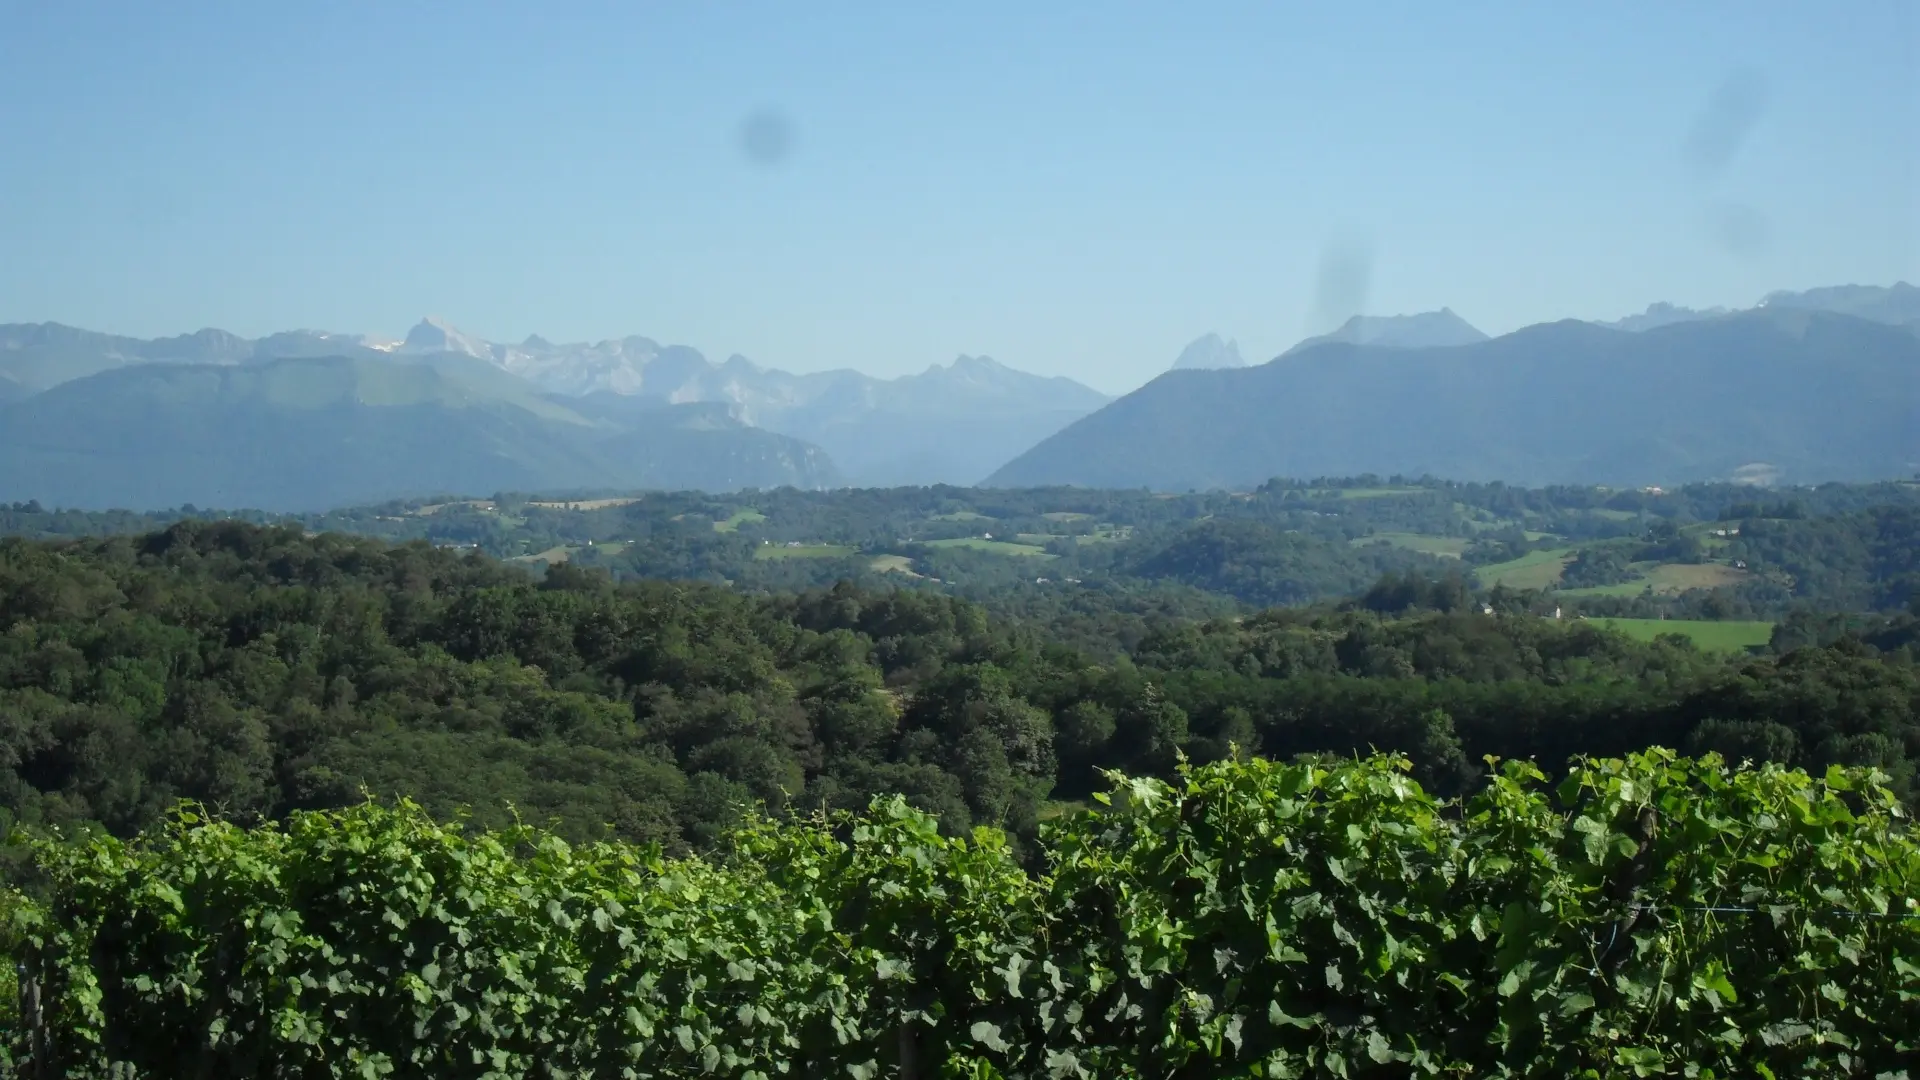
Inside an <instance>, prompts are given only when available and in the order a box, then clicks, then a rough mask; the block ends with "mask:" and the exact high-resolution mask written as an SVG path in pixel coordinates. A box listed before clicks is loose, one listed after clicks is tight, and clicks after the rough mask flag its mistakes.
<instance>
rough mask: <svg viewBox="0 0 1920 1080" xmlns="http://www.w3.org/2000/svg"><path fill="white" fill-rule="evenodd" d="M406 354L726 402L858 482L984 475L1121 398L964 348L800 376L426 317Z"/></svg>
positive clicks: (543, 380) (567, 386)
mask: <svg viewBox="0 0 1920 1080" xmlns="http://www.w3.org/2000/svg"><path fill="white" fill-rule="evenodd" d="M397 351H399V352H401V353H418V352H460V353H466V354H468V355H471V356H476V357H479V358H482V359H485V360H488V361H490V362H491V363H494V364H496V365H498V366H499V367H501V368H503V369H504V370H506V371H509V372H512V373H514V374H516V375H519V376H521V377H523V378H525V379H527V380H529V381H530V382H532V383H534V384H535V385H538V386H540V387H542V388H544V389H546V390H549V391H552V392H554V393H559V394H569V395H579V394H588V393H595V392H611V393H616V394H626V395H630V396H634V397H639V398H645V399H650V400H656V401H660V402H671V403H684V402H695V401H699V402H723V403H725V404H727V405H728V406H730V407H731V408H732V409H733V414H734V416H735V417H737V418H738V419H739V420H741V421H742V422H744V423H747V424H751V425H753V426H755V427H760V428H765V429H766V430H768V431H775V432H779V433H781V434H784V435H791V436H793V437H794V438H798V439H804V440H806V441H807V442H810V443H814V444H815V445H818V446H819V447H821V448H822V449H824V450H825V451H826V452H827V454H828V455H829V456H830V457H832V459H833V460H834V462H835V463H836V464H837V465H838V466H839V468H840V471H841V472H842V474H843V475H844V476H845V477H846V479H847V481H848V482H849V483H851V484H854V485H857V486H871V487H891V486H898V485H905V484H942V483H944V484H972V483H975V482H977V481H979V480H980V479H981V478H982V477H985V476H986V475H987V474H988V473H990V472H992V471H993V470H994V469H995V468H997V467H998V466H1000V465H1002V464H1004V463H1005V462H1006V461H1007V460H1008V459H1009V458H1011V457H1012V456H1013V455H1014V454H1015V453H1018V452H1019V451H1020V450H1023V449H1025V448H1027V447H1028V446H1031V445H1033V444H1034V443H1036V442H1038V441H1039V440H1041V439H1043V438H1045V437H1046V436H1048V435H1051V434H1053V433H1054V432H1055V431H1058V430H1060V429H1061V428H1062V427H1065V426H1066V425H1067V424H1068V423H1070V422H1072V421H1074V420H1076V419H1079V418H1080V417H1082V416H1085V415H1086V414H1087V413H1089V412H1092V411H1093V410H1094V409H1097V408H1099V407H1100V406H1102V405H1104V404H1106V403H1107V402H1108V401H1110V400H1112V399H1111V398H1109V397H1108V396H1107V395H1105V394H1102V393H1100V392H1098V391H1096V390H1093V389H1091V388H1089V387H1086V386H1083V385H1081V384H1080V383H1077V382H1074V381H1073V380H1071V379H1065V378H1047V377H1043V376H1039V375H1030V374H1027V373H1026V372H1022V371H1016V370H1014V369H1012V368H1009V367H1006V366H1005V365H1003V364H999V363H996V362H995V361H993V360H992V359H989V358H987V357H972V356H962V357H960V358H959V359H957V360H955V361H954V362H953V363H951V364H948V365H940V364H935V365H933V366H931V367H929V368H927V369H926V370H925V371H923V372H920V373H918V374H915V375H905V376H901V377H900V378H896V379H878V378H874V377H872V376H870V375H863V374H861V373H860V372H857V371H852V370H846V369H842V370H836V371H823V372H817V373H813V374H807V375H794V374H790V373H788V372H785V371H780V370H777V369H772V368H764V367H761V366H759V365H757V364H755V363H753V362H752V361H750V360H748V359H747V358H746V357H744V356H737V355H736V356H732V357H729V358H728V359H727V360H725V361H724V362H720V363H715V362H713V361H710V360H708V359H707V358H706V357H705V356H703V355H701V353H700V352H698V351H697V350H695V349H692V348H688V347H687V346H684V345H668V346H662V345H660V344H659V343H657V342H654V341H652V340H650V339H648V338H643V337H627V338H621V339H619V340H616V341H601V342H596V343H591V344H589V343H577V344H570V345H556V344H553V343H551V342H548V341H546V340H544V339H541V338H538V337H531V338H528V339H527V340H526V341H523V342H521V343H520V344H518V345H497V344H493V343H490V342H486V341H482V340H480V339H478V338H474V337H471V336H469V335H465V334H461V333H460V332H459V331H457V330H454V329H453V328H451V327H448V326H446V325H445V324H444V323H439V322H436V321H434V320H427V321H424V322H422V323H420V324H419V325H418V326H415V327H414V328H413V330H412V331H411V332H410V333H408V335H407V337H406V340H405V341H404V342H402V343H401V344H400V345H399V347H398V350H397Z"/></svg>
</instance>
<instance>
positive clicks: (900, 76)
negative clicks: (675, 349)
mask: <svg viewBox="0 0 1920 1080" xmlns="http://www.w3.org/2000/svg"><path fill="white" fill-rule="evenodd" d="M1917 34H1920V15H1917V14H1916V5H1915V4H1914V3H1913V2H1912V0H1875V2H1858V3H1846V2H1835V3H1826V4H1811V3H1805V2H1801V0H1793V2H1755V0H1746V2H1741V3H1724V4H1717V3H1707V2H1702V0H1687V2H1684V3H1678V4H1675V3H1672V2H1670V0H1669V2H1664V3H1647V4H1627V3H1606V4H1590V5H1573V4H1566V3H1537V2H1529V3H1515V4H1495V3H1463V4H1432V3H1406V4H1372V5H1368V4H1360V3H1349V4H1319V5H1313V6H1311V7H1309V6H1307V5H1294V4H1276V3H1247V4H1233V3H1226V2H1214V3H1207V4H1185V5H1182V4H1172V3H1155V4H1145V3H1120V2H1114V0H1106V2H1098V3H1092V2H1090V3H1066V2H1059V0H1048V2H1044V3H1038V4H1035V3H1032V2H1025V3H997V2H986V0H976V2H972V3H965V4H950V5H938V6H936V5H932V4H913V3H907V4H902V3H858V4H856V3H836V4H799V3H791V2H786V3H706V4H693V3H680V4H672V3H666V2H650V0H621V2H618V3H607V4H586V3H570V2H564V0H555V2H552V3H542V4H534V3H516V4H497V5H485V6H483V5H481V4H478V3H461V4H447V3H433V4H427V3H410V2H404V0H383V2H378V3H375V2H356V0H333V2H326V3H321V2H306V3H295V2H291V0H287V2H272V3H261V2H259V0H247V2H244V3H232V4H223V3H214V2H211V0H194V2H191V3H183V4H154V3H124V4H102V3H88V2H85V0H58V2H53V0H44V2H42V0H31V2H29V0H0V321H41V320H57V321H61V322H67V323H73V324H77V325H82V326H87V327H90V328H96V329H102V330H112V331H118V332H123V333H131V334H139V335H142V336H148V335H156V334H164V333H178V332H181V331H185V330H191V329H196V328H198V327H201V326H208V325H212V326H220V327H224V328H226V329H229V330H233V331H235V332H238V333H242V334H248V335H255V334H261V333H265V332H269V331H272V330H277V329H286V328H289V327H315V328H324V329H333V330H343V331H362V332H374V333H384V334H392V335H398V334H401V333H404V331H405V330H406V328H407V327H408V325H410V324H411V323H412V322H414V321H415V320H417V319H418V318H419V317H420V316H421V315H423V314H428V313H431V314H435V315H439V316H442V317H444V318H446V319H448V320H449V321H451V322H453V323H454V324H456V325H458V326H461V327H462V328H464V329H467V330H469V331H471V332H473V333H477V334H480V335H482V336H485V337H489V338H493V339H496V340H503V339H504V340H518V339H520V338H522V337H525V336H526V335H527V334H529V333H539V334H542V335H543V336H546V337H548V338H551V339H554V340H579V339H592V338H604V337H612V336H618V335H623V334H629V333H638V334H645V335H647V336H650V337H654V338H657V339H661V340H665V341H673V342H684V343H687V344H692V345H695V346H697V347H699V348H701V349H702V350H704V351H706V352H707V353H708V354H709V355H713V356H720V357H723V356H725V355H727V354H729V353H734V352H740V353H744V354H746V355H748V356H750V357H752V358H754V359H755V360H757V361H760V362H761V363H764V364H770V365H774V366H779V367H785V368H789V369H794V370H814V369H819V368H825V367H839V366H850V367H857V368H861V369H863V370H867V371H870V372H873V373H875V374H882V375H893V374H900V373H904V372H907V371H913V370H919V369H922V368H924V367H925V366H927V365H928V364H929V363H933V362H936V361H938V362H944V361H947V360H950V359H952V358H953V356H955V355H956V354H959V353H963V352H964V353H973V354H987V355H991V356H993V357H995V358H997V359H999V360H1001V361H1002V362H1005V363H1008V364H1012V365H1014V366H1016V367H1021V368H1026V369H1028V370H1032V371H1037V372H1044V373H1049V374H1065V375H1071V376H1074V377H1076V378H1080V379H1082V380H1084V381H1086V382H1089V383H1091V384H1093V385H1095V386H1098V387H1100V388H1102V389H1106V390H1113V391H1117V390H1124V389H1127V388H1130V387H1131V386H1133V385H1136V384H1138V383H1139V382H1141V381H1143V380H1144V379H1146V378H1148V377H1150V376H1152V375H1153V374H1156V373H1157V372H1159V371H1160V370H1161V369H1163V368H1165V367H1166V366H1167V364H1168V363H1170V362H1171V361H1172V360H1173V358H1174V356H1175V355H1176V354H1177V353H1178V352H1179V350H1180V348H1181V346H1182V345H1184V344H1185V343H1186V342H1187V341H1188V340H1189V339H1191V338H1193V337H1195V336H1197V335H1199V334H1201V333H1203V332H1206V331H1209V330H1217V331H1219V332H1220V333H1221V334H1223V335H1227V336H1232V337H1238V338H1239V340H1240V343H1241V346H1242V350H1243V352H1244V353H1245V354H1246V355H1247V357H1248V359H1249V360H1261V359H1265V358H1267V357H1269V356H1271V355H1273V354H1274V353H1276V352H1278V351H1280V350H1281V349H1283V348H1285V347H1286V346H1287V345H1288V344H1290V343H1292V342H1293V341H1294V340H1296V339H1297V338H1299V337H1300V336H1302V335H1303V334H1304V333H1306V332H1308V331H1310V330H1319V329H1324V327H1323V326H1319V325H1316V324H1317V323H1321V322H1325V321H1328V320H1333V319H1337V318H1339V317H1340V316H1342V315H1344V314H1349V313H1351V311H1352V310H1353V309H1354V308H1355V305H1358V306H1359V307H1360V308H1361V309H1364V310H1365V311H1366V312H1368V313H1373V314H1393V313H1398V312H1407V311H1416V310H1423V309H1431V308H1437V307H1440V306H1442V305H1450V306H1451V307H1453V308H1454V310H1456V311H1458V312H1459V313H1460V314H1461V315H1463V316H1464V317H1465V318H1467V319H1468V320H1469V321H1471V322H1473V323H1475V324H1476V325H1478V326H1480V327H1481V328H1482V329H1484V330H1487V331H1489V332H1494V333H1498V332H1503V331H1506V330H1510V329H1513V328H1515V327H1517V326H1521V325H1524V324H1527V323H1530V322H1537V321H1541V320H1547V319H1554V318H1561V317H1568V316H1579V317H1608V318H1611V317H1617V316H1619V315H1622V314H1626V313H1627V312H1629V311H1637V310H1639V309H1641V308H1643V307H1644V306H1645V305H1646V304H1647V303H1648V302H1650V301H1654V300H1671V301H1676V302H1680V303H1686V304H1692V305H1709V304H1730V305H1736V304H1737V305H1746V304H1750V303H1752V302H1753V301H1754V300H1756V299H1758V298H1759V297H1760V296H1761V295H1762V294H1763V293H1765V292H1767V291H1769V290H1772V289H1776V288H1804V287H1808V286H1813V285H1821V284H1837V283H1845V282H1862V283H1876V284H1886V283H1890V282H1892V281H1893V280H1895V279H1898V278H1906V279H1908V280H1916V281H1920V235H1917V233H1920V226H1917V224H1916V222H1917V219H1920V204H1917V202H1916V199H1917V198H1920V196H1916V192H1920V169H1917V168H1916V157H1920V148H1917V147H1916V142H1920V84H1917V82H1916V80H1917V79H1920V76H1917V75H1916V67H1917V66H1920V48H1917V47H1916V35H1917ZM756 155H758V156H757V157H756ZM1329 251H1331V252H1332V253H1333V263H1334V264H1335V265H1334V267H1333V271H1334V272H1330V273H1328V274H1325V275H1323V274H1322V268H1323V265H1325V264H1326V260H1327V259H1328V258H1329V254H1328V253H1329ZM1342 266H1344V272H1342V271H1341V267H1342ZM1323 278H1325V279H1327V280H1329V281H1336V280H1337V281H1344V282H1345V283H1346V284H1345V285H1344V286H1341V287H1337V288H1333V289H1332V290H1331V295H1321V294H1320V293H1319V292H1317V289H1318V288H1319V287H1318V286H1317V284H1316V283H1317V282H1319V281H1321V280H1322V279H1323ZM1363 285H1364V289H1363V288H1362V286H1363ZM1317 296H1318V297H1319V299H1316V297H1317Z"/></svg>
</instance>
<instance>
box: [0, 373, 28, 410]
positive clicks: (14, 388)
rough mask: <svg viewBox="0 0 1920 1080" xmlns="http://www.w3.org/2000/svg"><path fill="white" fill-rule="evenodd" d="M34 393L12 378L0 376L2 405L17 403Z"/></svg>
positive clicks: (0, 402)
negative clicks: (10, 402)
mask: <svg viewBox="0 0 1920 1080" xmlns="http://www.w3.org/2000/svg"><path fill="white" fill-rule="evenodd" d="M31 393H33V391H32V390H29V389H27V388H26V387H25V386H23V385H21V384H20V383H18V382H16V381H14V379H13V378H12V377H11V376H8V375H0V404H4V403H6V402H9V401H15V400H17V399H19V398H23V397H26V396H27V395H28V394H31Z"/></svg>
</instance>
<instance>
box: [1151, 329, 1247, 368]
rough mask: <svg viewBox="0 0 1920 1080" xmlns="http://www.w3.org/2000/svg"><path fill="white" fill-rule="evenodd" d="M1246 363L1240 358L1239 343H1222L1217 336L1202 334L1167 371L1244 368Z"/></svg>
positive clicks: (1181, 352)
mask: <svg viewBox="0 0 1920 1080" xmlns="http://www.w3.org/2000/svg"><path fill="white" fill-rule="evenodd" d="M1246 366H1247V362H1246V361H1245V360H1242V359H1241V358H1240V343H1239V342H1237V341H1222V340H1221V339H1220V335H1219V334H1204V335H1202V336H1200V337H1197V338H1195V339H1194V340H1193V341H1192V342H1191V343H1189V344H1188V345H1187V347H1186V348H1184V349H1182V350H1180V355H1179V356H1178V357H1176V358H1175V359H1174V361H1173V367H1171V368H1169V369H1168V370H1169V371H1209V370H1213V369H1217V368H1240V367H1246Z"/></svg>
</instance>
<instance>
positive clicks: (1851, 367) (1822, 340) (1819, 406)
mask: <svg viewBox="0 0 1920 1080" xmlns="http://www.w3.org/2000/svg"><path fill="white" fill-rule="evenodd" d="M1873 310H1876V311H1884V310H1885V307H1884V305H1883V306H1882V307H1878V308H1874V309H1873ZM1917 416H1920V334H1915V333H1914V332H1912V331H1911V330H1910V329H1908V328H1907V327H1904V326H1890V325H1886V324H1884V323H1882V322H1878V321H1872V320H1869V319H1865V318H1860V317H1857V316H1854V315H1843V314H1834V313H1831V312H1827V311H1820V310H1813V309H1810V308H1808V307H1804V306H1799V305H1796V304H1792V303H1769V304H1766V305H1764V306H1762V307H1759V308H1756V309H1753V310H1750V311H1745V312H1737V313H1732V314H1727V315H1721V316H1717V317H1706V318H1700V319H1690V320H1683V321H1676V322H1672V323H1669V324H1668V325H1664V326H1658V327H1655V328H1652V329H1648V330H1643V331H1639V332H1624V331H1621V330H1617V329H1613V328H1610V327H1604V326H1598V325H1595V324H1592V323H1585V322H1578V321H1573V320H1568V321H1565V322H1559V323H1547V324H1541V325H1537V326H1531V327H1527V328H1525V329H1522V330H1519V331H1516V332H1514V333H1512V334H1508V335H1506V336H1504V337H1499V338H1493V339H1489V340H1485V341H1480V342H1477V343H1472V344H1460V345H1448V346H1428V347H1422V348H1398V347H1389V346H1384V345H1377V344H1376V345H1361V344H1353V343H1351V342H1342V341H1333V342H1324V343H1320V344H1316V345H1314V346H1311V347H1309V348H1305V349H1300V350H1296V351H1289V352H1288V353H1287V354H1285V355H1283V356H1281V357H1279V358H1277V359H1275V360H1274V361H1272V362H1270V363H1267V364H1263V365H1260V366H1258V367H1251V368H1244V369H1241V370H1226V371H1172V372H1168V373H1167V374H1165V375H1162V376H1160V377H1159V378H1157V379H1155V380H1154V381H1152V382H1150V383H1148V384H1147V385H1146V386H1144V387H1142V388H1140V389H1139V390H1136V391H1134V392H1133V393H1131V394H1128V395H1126V396H1125V397H1122V398H1120V399H1119V400H1118V401H1115V402H1114V403H1112V404H1111V405H1108V406H1106V407H1105V408H1103V409H1101V410H1100V411H1098V412H1096V413H1093V414H1092V415H1090V416H1087V417H1085V418H1083V419H1081V420H1079V421H1076V422H1075V423H1073V424H1071V425H1069V426H1068V427H1067V428H1065V429H1064V430H1062V431H1061V432H1060V433H1059V434H1057V435H1054V436H1052V437H1051V438H1048V439H1046V440H1044V441H1043V442H1041V443H1040V444H1039V445H1037V446H1035V447H1034V448H1033V449H1031V450H1029V451H1027V452H1026V453H1024V454H1022V455H1021V456H1019V457H1018V458H1015V459H1014V460H1013V461H1012V462H1010V463H1009V464H1008V465H1007V466H1006V467H1004V468H1002V469H1000V470H999V471H998V472H996V473H994V475H993V476H992V477H990V478H989V479H988V481H987V483H988V485H990V486H994V487H1037V486H1046V485H1055V484H1070V485H1078V486H1083V487H1140V486H1146V487H1151V488H1154V489H1156V490H1185V489H1189V488H1212V487H1224V488H1241V489H1244V488H1247V487H1251V486H1255V485H1258V484H1260V483H1262V482H1264V481H1265V480H1267V479H1269V478H1271V477H1274V476H1292V477H1314V476H1352V475H1358V474H1362V473H1376V474H1380V475H1391V474H1396V473H1398V474H1407V475H1420V474H1431V475H1434V476H1442V477H1448V478H1453V479H1460V480H1505V481H1509V482H1512V483H1521V484H1555V483H1595V484H1634V485H1638V484H1666V483H1678V482H1682V481H1687V480H1704V479H1712V478H1728V477H1734V476H1737V475H1752V474H1755V473H1764V474H1767V475H1776V476H1779V477H1781V478H1784V479H1787V480H1789V481H1793V482H1809V481H1823V480H1853V479H1875V478H1886V477H1890V476H1905V475H1910V474H1912V473H1913V472H1914V471H1915V470H1916V469H1920V425H1916V422H1915V421H1916V417H1917ZM1763 467H1764V468H1763Z"/></svg>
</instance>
